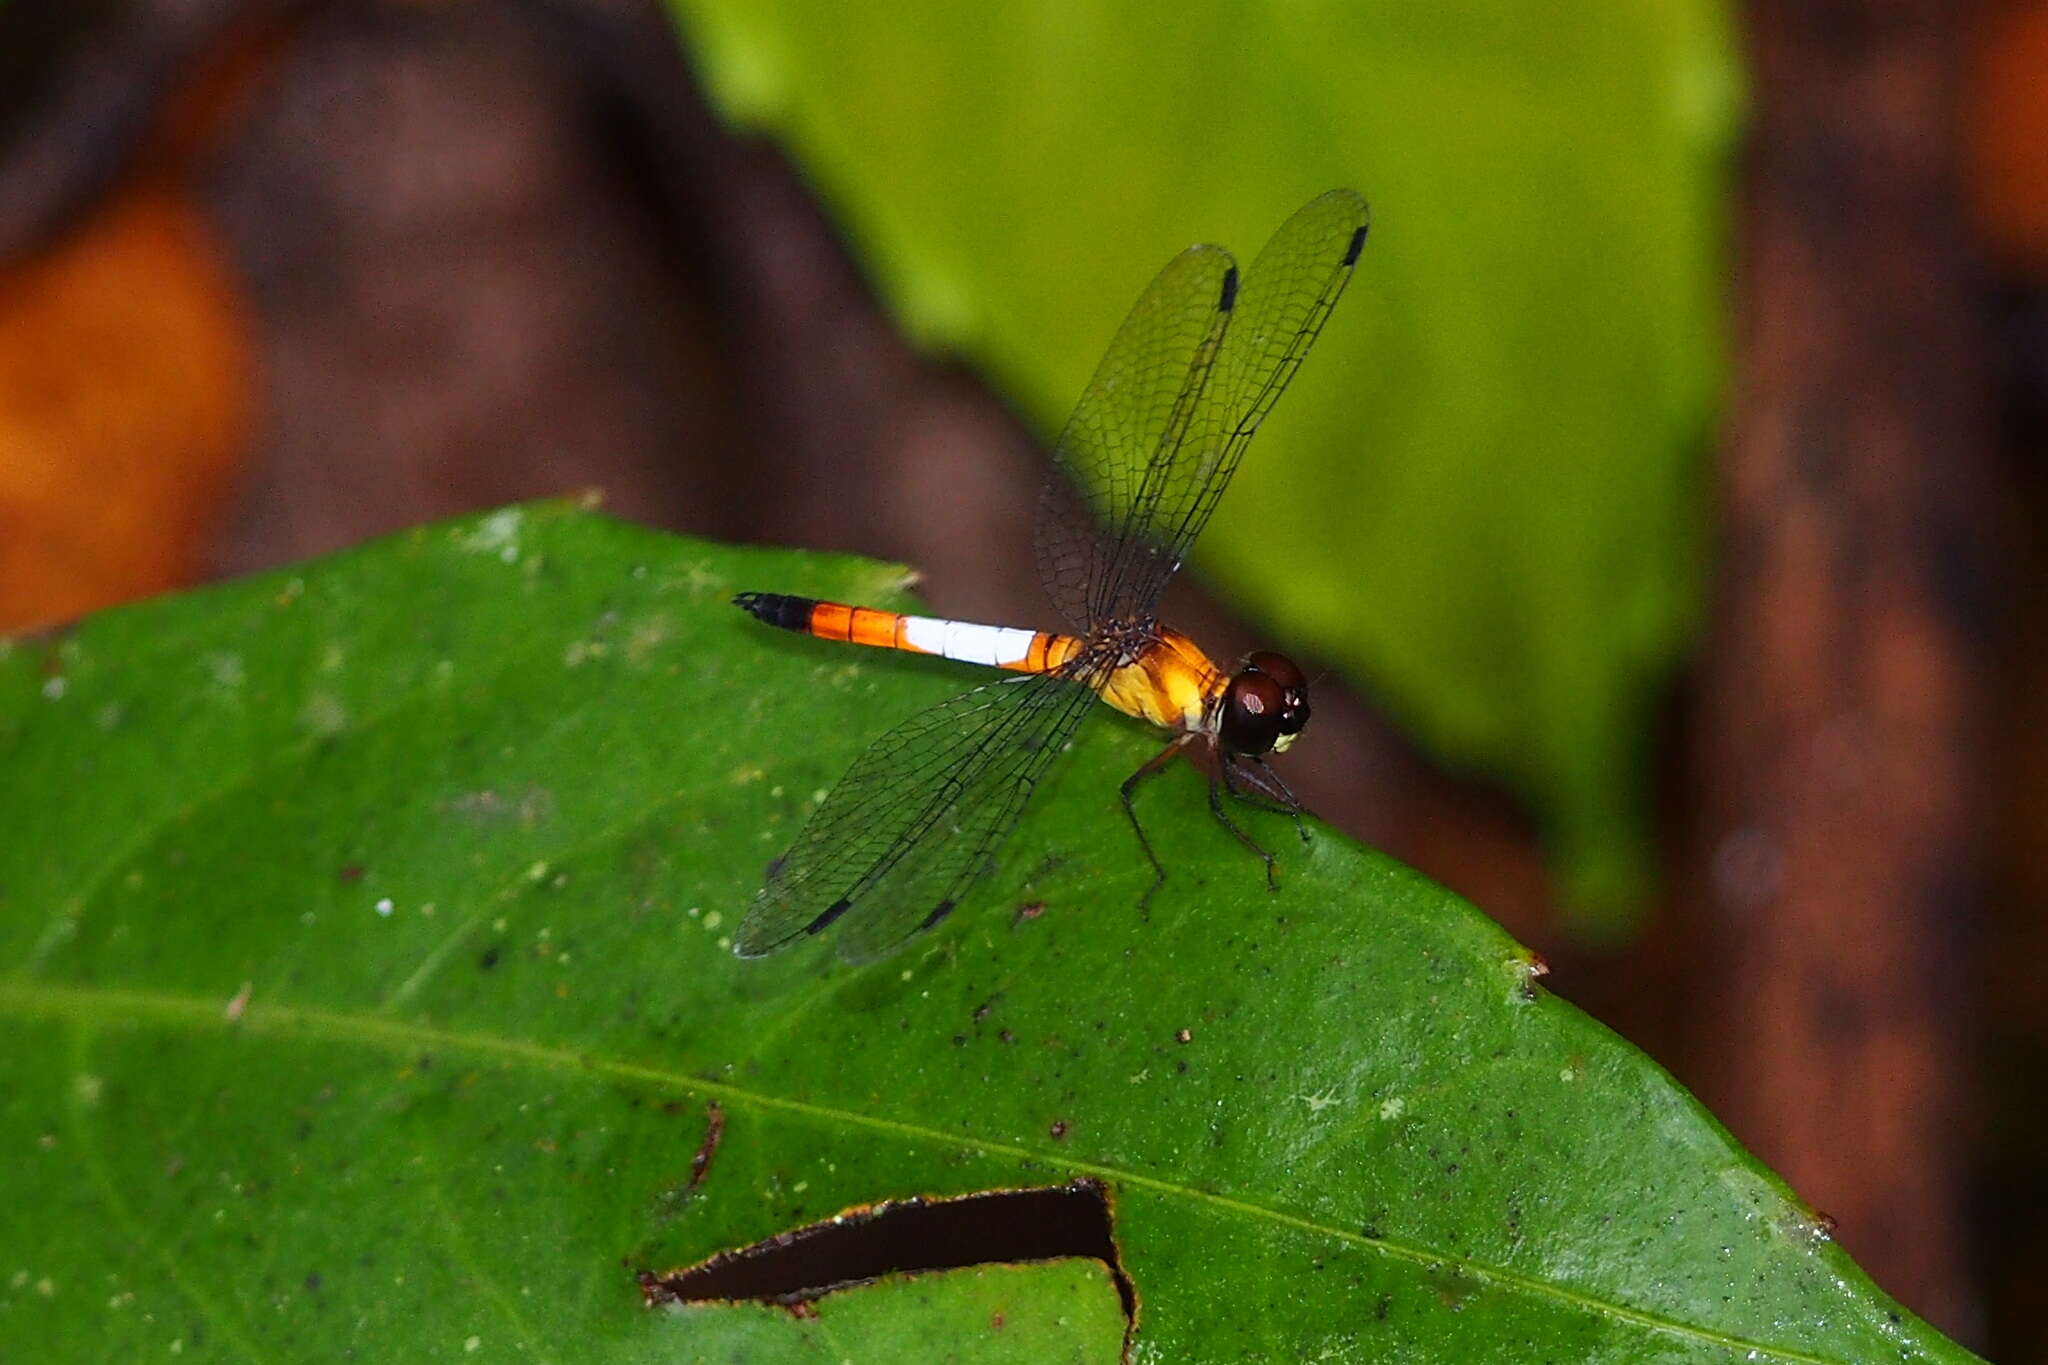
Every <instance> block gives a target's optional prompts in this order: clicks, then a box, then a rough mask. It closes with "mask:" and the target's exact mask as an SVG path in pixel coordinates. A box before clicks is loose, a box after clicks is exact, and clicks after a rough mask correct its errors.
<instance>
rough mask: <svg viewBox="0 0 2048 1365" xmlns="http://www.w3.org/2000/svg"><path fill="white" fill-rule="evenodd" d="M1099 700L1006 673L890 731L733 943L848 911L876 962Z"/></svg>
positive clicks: (998, 826) (780, 867) (954, 885)
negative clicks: (1006, 676)
mask: <svg viewBox="0 0 2048 1365" xmlns="http://www.w3.org/2000/svg"><path fill="white" fill-rule="evenodd" d="M1093 701H1094V692H1093V690H1092V689H1091V688H1089V687H1088V686H1086V685H1085V683H1084V682H1081V681H1077V680H1075V678H1073V677H1071V676H1069V675H1066V674H1050V673H1048V674H1036V675H1031V676H1027V677H1019V678H1005V679H1003V680H1001V681H999V682H993V683H990V684H988V685H987V686H985V687H977V688H975V689H974V690H973V691H972V692H966V693H963V694H961V695H960V696H958V697H955V698H953V699H952V700H951V701H948V702H945V703H943V704H941V705H939V706H935V707H933V708H931V709H930V710H928V711H925V712H923V713H922V714H920V715H917V716H914V717H912V718H911V719H910V720H909V721H906V722H905V723H904V724H902V725H899V726H898V727H896V728H895V729H894V730H891V731H890V732H889V733H887V734H885V735H883V736H882V737H881V738H880V739H878V740H876V741H875V742H874V743H873V744H871V745H869V746H868V748H867V750H866V752H864V753H863V754H862V755H861V756H860V758H859V759H857V760H856V761H855V762H854V765H853V767H852V768H851V769H849V770H848V772H847V774H846V776H845V777H844V778H842V779H841V780H840V782H839V785H838V786H836V787H834V788H833V789H832V791H831V793H830V794H829V795H827V796H826V798H825V801H824V804H823V805H821V806H819V807H818V809H817V810H816V811H815V812H813V813H812V815H811V818H810V820H809V821H808V822H806V824H805V825H804V828H803V832H802V833H801V834H799V835H798V836H797V840H796V843H795V844H794V845H793V846H792V847H791V848H790V850H789V852H788V854H787V855H785V856H784V857H783V858H782V860H781V861H780V862H779V863H778V864H777V865H776V866H775V868H774V869H773V870H772V871H771V872H770V874H769V878H768V884H767V885H766V886H765V887H763V888H762V890H761V893H760V895H759V897H758V898H757V899H756V900H755V902H754V905H753V907H752V908H751V909H750V910H749V911H748V912H747V917H746V920H745V921H744V922H743V923H742V924H741V925H740V930H739V933H738V935H737V936H736V938H735V939H734V944H733V949H734V951H735V952H737V953H738V954H739V955H740V956H741V957H760V956H763V955H765V954H768V953H771V952H774V951H775V950H776V949H778V948H782V947H785V946H787V945H788V944H790V943H793V942H795V941H796V940H798V939H800V938H803V937H806V936H807V935H810V934H816V933H820V932H822V931H824V930H825V929H827V928H830V927H831V926H833V925H835V924H838V925H840V929H839V931H838V933H839V948H840V954H841V956H843V957H845V958H848V959H849V960H852V961H866V960H869V959H873V958H877V957H883V956H886V955H887V954H888V953H890V952H892V951H893V950H895V949H896V948H897V947H898V946H900V945H901V944H902V942H903V941H904V940H905V939H907V938H909V937H911V936H912V935H914V934H916V933H918V932H920V931H922V930H924V929H929V928H931V927H932V926H934V925H936V924H937V923H938V922H939V921H940V920H942V919H944V918H945V917H946V915H947V913H948V912H950V911H951V910H952V908H953V905H954V903H955V902H956V901H958V900H959V898H960V896H961V894H962V893H963V892H964V891H965V889H966V887H967V885H968V884H969V883H970V882H972V881H973V879H974V878H975V877H977V876H979V875H980V874H981V873H982V872H983V871H984V870H985V869H986V867H987V865H988V863H989V861H990V860H991V859H992V858H993V856H994V854H995V851H996V849H997V848H998V847H999V846H1000V845H1001V843H1002V841H1003V838H1004V836H1006V835H1007V834H1008V833H1009V832H1010V830H1011V829H1012V828H1013V827H1014V826H1015V825H1016V823H1017V818H1018V816H1019V815H1021V814H1022V813H1023V809H1024V803H1025V801H1026V800H1028V799H1029V798H1030V795H1031V792H1032V789H1033V788H1034V787H1035V786H1036V785H1037V782H1038V778H1039V776H1040V774H1042V773H1043V772H1044V771H1045V767H1046V765H1047V764H1048V763H1050V762H1051V761H1052V760H1053V758H1054V757H1056V756H1057V755H1058V754H1059V753H1060V752H1061V750H1063V749H1064V748H1065V747H1066V744H1067V741H1068V739H1070V738H1071V737H1072V735H1073V733H1074V729H1075V727H1076V726H1078V725H1079V724H1080V722H1081V717H1082V716H1083V715H1084V714H1085V713H1086V711H1087V709H1088V706H1089V705H1090V704H1091V703H1092V702H1093Z"/></svg>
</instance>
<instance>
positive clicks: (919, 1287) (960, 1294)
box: [663, 1260, 1124, 1365]
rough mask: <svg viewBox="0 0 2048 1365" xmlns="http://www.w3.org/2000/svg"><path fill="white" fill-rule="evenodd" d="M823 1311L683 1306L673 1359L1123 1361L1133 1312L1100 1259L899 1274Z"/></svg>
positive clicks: (1084, 1364) (993, 1363)
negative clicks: (1126, 1308)
mask: <svg viewBox="0 0 2048 1365" xmlns="http://www.w3.org/2000/svg"><path fill="white" fill-rule="evenodd" d="M812 1312H813V1313H814V1314H815V1316H798V1317H792V1316H791V1314H790V1312H789V1310H788V1309H785V1308H778V1307H771V1306H767V1305H761V1304H706V1305H701V1306H699V1305H691V1306H688V1307H684V1308H679V1309H677V1310H676V1317H677V1319H678V1320H677V1321H676V1322H675V1324H674V1325H673V1327H672V1328H670V1329H668V1331H667V1333H666V1336H667V1341H666V1344H667V1345H668V1347H669V1348H670V1350H671V1351H673V1352H675V1353H674V1354H670V1355H667V1356H664V1357H663V1358H664V1359H666V1360H671V1361H677V1362H682V1361H693V1360H703V1361H707V1362H709V1361H726V1360H742V1361H745V1360H763V1361H767V1360H773V1361H786V1362H789V1363H790V1365H810V1363H811V1362H815V1363H816V1365H842V1363H843V1362H845V1361H849V1360H856V1361H893V1360H901V1361H918V1362H920V1365H1007V1362H1010V1361H1028V1362H1030V1363H1031V1365H1115V1362H1116V1360H1117V1357H1118V1355H1119V1354H1120V1352H1121V1350H1122V1347H1123V1336H1124V1310H1123V1304H1122V1303H1121V1301H1120V1300H1119V1299H1118V1297H1117V1291H1116V1285H1115V1283H1114V1282H1113V1281H1112V1280H1111V1278H1110V1275H1109V1271H1108V1269H1107V1268H1106V1267H1104V1266H1103V1264H1102V1263H1101V1262H1100V1261H1082V1260H1067V1261H1055V1262H1051V1263H1047V1264H1039V1265H1021V1266H974V1267H972V1268H969V1269H965V1270H950V1271H942V1272H938V1273H935V1274H929V1275H897V1276H890V1277H889V1278H887V1279H883V1280H879V1281H876V1282H874V1283H871V1284H866V1285H859V1286H855V1287H853V1288H850V1289H846V1290H842V1291H840V1292H838V1293H835V1294H830V1295H827V1296H826V1297H825V1298H824V1299H823V1300H821V1301H820V1302H819V1303H818V1304H817V1305H816V1307H815V1309H814V1310H812ZM750 1352H751V1353H752V1354H749V1353H750Z"/></svg>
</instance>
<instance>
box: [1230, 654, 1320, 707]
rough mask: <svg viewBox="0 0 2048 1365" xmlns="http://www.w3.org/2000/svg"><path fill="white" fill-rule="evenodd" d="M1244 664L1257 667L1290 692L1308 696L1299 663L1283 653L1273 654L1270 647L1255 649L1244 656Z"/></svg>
mask: <svg viewBox="0 0 2048 1365" xmlns="http://www.w3.org/2000/svg"><path fill="white" fill-rule="evenodd" d="M1244 666H1245V667H1246V668H1256V669H1258V670H1259V672H1261V673H1263V674H1265V675H1266V676H1267V677H1269V678H1271V679H1272V680H1273V681H1274V682H1276V683H1279V684H1280V685H1281V686H1282V687H1284V688H1286V689H1287V690H1288V691H1290V692H1299V693H1301V695H1302V696H1303V697H1306V696H1308V678H1307V677H1306V676H1305V675H1303V673H1302V671H1301V667H1300V665H1298V664H1296V663H1295V662H1294V660H1292V659H1290V658H1288V657H1287V656H1286V655H1285V654H1275V653H1274V652H1273V651H1272V650H1270V649H1255V650H1253V651H1252V652H1251V653H1249V654H1247V655H1245V656H1244Z"/></svg>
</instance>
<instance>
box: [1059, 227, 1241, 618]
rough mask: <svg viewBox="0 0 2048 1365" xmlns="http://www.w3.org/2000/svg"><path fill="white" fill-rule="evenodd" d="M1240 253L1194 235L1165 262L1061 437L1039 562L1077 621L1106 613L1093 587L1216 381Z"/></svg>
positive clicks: (1126, 544)
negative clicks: (1149, 483)
mask: <svg viewBox="0 0 2048 1365" xmlns="http://www.w3.org/2000/svg"><path fill="white" fill-rule="evenodd" d="M1235 269H1236V268H1235V264H1234V262H1233V261H1232V260H1231V257H1230V253H1229V252H1227V251H1225V250H1223V249H1222V248H1221V247H1214V246H1193V247H1189V248H1188V249H1187V250H1186V251H1183V252H1181V253H1180V255H1178V256H1176V257H1174V258H1173V259H1172V260H1171V261H1169V262H1167V264H1166V268H1165V269H1164V270H1161V271H1160V272H1159V274H1158V275H1157V276H1155V277H1154V278H1153V280H1152V283H1151V284H1150V285H1148V286H1147V287H1146V289H1145V292H1144V293H1143V294H1141V295H1139V296H1138V302H1137V303H1136V304H1135V305H1134V306H1133V307H1132V308H1131V311H1130V315H1129V316H1128V317H1126V318H1125V319H1124V323H1123V326H1121V327H1120V328H1118V329H1117V334H1116V337H1115V339H1114V340H1112V341H1111V342H1110V344H1109V350H1108V352H1107V353H1106V354H1105V355H1104V356H1103V357H1102V363H1101V364H1100V365H1098V366H1097V367H1096V369H1095V376H1094V378H1092V379H1090V380H1089V381H1088V387H1087V388H1086V389H1084V390H1082V392H1081V400H1080V402H1078V403H1076V404H1075V405H1074V414H1073V416H1072V417H1070V418H1068V419H1067V426H1066V430H1065V431H1064V432H1062V433H1061V435H1060V439H1059V444H1058V445H1057V446H1055V447H1054V449H1053V466H1054V470H1055V472H1054V475H1053V477H1052V478H1051V479H1050V480H1049V481H1048V482H1047V484H1046V488H1045V495H1044V498H1043V500H1042V502H1041V504H1040V507H1039V513H1038V565H1039V572H1040V576H1041V577H1042V578H1043V579H1044V580H1045V586H1046V591H1047V592H1049V593H1050V594H1051V595H1052V599H1053V603H1054V605H1055V606H1057V607H1058V608H1059V611H1060V614H1061V615H1062V616H1064V617H1066V619H1067V621H1068V623H1069V624H1071V625H1073V626H1075V627H1076V628H1078V629H1081V630H1084V631H1086V630H1092V629H1093V628H1094V627H1095V626H1096V625H1097V624H1098V623H1099V622H1100V621H1102V620H1103V619H1105V618H1104V617H1103V616H1102V615H1101V613H1100V610H1099V604H1098V603H1096V602H1095V601H1093V600H1092V595H1094V594H1097V593H1099V590H1100V589H1101V588H1102V586H1103V585H1104V584H1105V583H1108V582H1109V581H1111V579H1112V578H1113V576H1114V572H1115V566H1116V565H1117V563H1118V562H1119V560H1120V559H1121V558H1122V557H1123V556H1124V555H1126V554H1127V553H1129V552H1130V549H1131V547H1132V545H1133V544H1134V542H1133V541H1132V539H1131V536H1130V535H1129V534H1128V532H1129V531H1130V530H1131V529H1132V528H1133V527H1135V526H1136V525H1137V524H1138V512H1139V507H1140V503H1139V498H1140V491H1141V489H1142V488H1143V486H1144V482H1145V472H1146V470H1147V468H1149V467H1150V466H1151V464H1152V463H1153V461H1154V460H1155V459H1156V458H1157V457H1158V455H1159V453H1160V452H1161V450H1162V449H1170V448H1171V447H1172V446H1174V445H1176V444H1178V443H1179V442H1180V441H1181V439H1182V437H1183V434H1184V432H1185V430H1186V428H1187V425H1188V422H1189V421H1190V420H1191V419H1192V418H1193V417H1194V415H1195V413H1196V411H1197V409H1198V406H1199V402H1200V399H1201V395H1202V391H1203V389H1204V387H1205V386H1206V385H1207V384H1208V382H1209V376H1210V371H1211V367H1212V366H1213V365H1214V363H1215V360H1216V355H1217V348H1218V345H1219V343H1220V342H1221V340H1222V338H1223V333H1224V328H1225V327H1226V325H1227V324H1228V323H1229V320H1230V313H1229V310H1228V308H1227V307H1226V306H1225V304H1226V297H1225V296H1226V291H1227V289H1228V288H1229V286H1230V282H1232V281H1234V279H1235Z"/></svg>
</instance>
